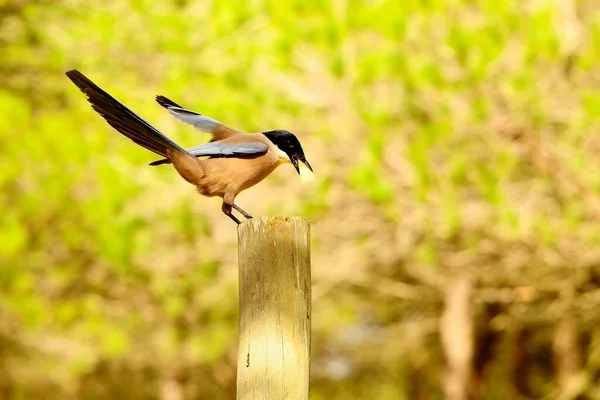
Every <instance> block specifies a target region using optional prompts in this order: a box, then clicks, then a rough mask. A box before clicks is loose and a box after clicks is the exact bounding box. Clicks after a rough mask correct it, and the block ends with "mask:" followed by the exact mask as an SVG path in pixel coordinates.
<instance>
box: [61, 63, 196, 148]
mask: <svg viewBox="0 0 600 400" xmlns="http://www.w3.org/2000/svg"><path fill="white" fill-rule="evenodd" d="M66 75H67V77H68V78H69V79H70V80H71V81H72V82H73V83H74V84H75V85H76V86H77V87H78V88H79V89H80V90H81V91H82V92H83V93H84V94H85V95H86V97H87V99H88V101H89V102H90V103H91V105H92V108H93V109H94V110H95V111H96V112H97V113H98V114H100V115H101V116H102V117H103V118H104V119H105V120H106V122H108V123H109V124H110V125H111V126H112V127H113V128H115V129H116V130H117V131H118V132H120V133H121V134H123V135H124V136H127V137H128V138H129V139H131V140H133V141H134V142H135V143H137V144H139V145H140V146H142V147H144V148H146V149H148V150H150V151H152V152H154V153H156V154H158V155H161V156H163V157H168V156H167V149H169V150H173V151H180V152H184V153H186V154H187V152H186V151H185V150H184V149H183V148H182V147H180V146H179V145H178V144H177V143H175V142H173V141H172V140H171V139H169V138H168V137H166V136H165V135H163V134H162V133H161V132H159V131H158V130H157V129H156V128H154V127H153V126H152V125H150V124H149V123H148V122H146V121H144V119H142V118H141V117H140V116H139V115H137V114H136V113H134V112H133V111H131V110H130V109H129V108H127V107H126V106H125V105H123V104H122V103H120V102H119V101H117V100H116V99H115V98H114V97H112V96H111V95H109V94H108V93H106V92H105V91H104V90H102V89H101V88H100V87H99V86H98V85H96V84H95V83H94V82H92V81H91V80H90V79H88V78H87V77H86V76H85V75H83V74H82V73H81V72H79V71H77V70H75V69H73V70H70V71H67V72H66Z"/></svg>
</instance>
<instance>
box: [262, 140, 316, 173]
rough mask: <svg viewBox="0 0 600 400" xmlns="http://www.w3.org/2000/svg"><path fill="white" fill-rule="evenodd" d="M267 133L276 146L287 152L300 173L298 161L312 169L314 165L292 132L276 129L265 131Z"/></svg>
mask: <svg viewBox="0 0 600 400" xmlns="http://www.w3.org/2000/svg"><path fill="white" fill-rule="evenodd" d="M263 135H265V136H266V137H267V138H268V139H269V140H270V141H271V142H273V144H274V145H275V146H277V147H278V148H279V150H281V151H282V152H283V153H285V154H286V155H287V156H288V158H289V159H290V162H291V163H292V165H293V166H294V168H296V171H298V173H300V167H299V166H298V161H301V162H302V163H303V164H304V165H306V166H307V167H308V169H310V170H311V171H312V167H311V166H310V164H309V163H308V161H307V160H306V157H305V156H304V150H302V145H301V144H300V141H299V140H298V138H297V137H296V135H294V134H293V133H292V132H288V131H284V130H276V131H267V132H263Z"/></svg>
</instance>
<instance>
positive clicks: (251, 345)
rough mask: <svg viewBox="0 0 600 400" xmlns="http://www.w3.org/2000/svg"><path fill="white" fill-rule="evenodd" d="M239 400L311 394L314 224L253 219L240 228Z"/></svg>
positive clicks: (292, 219)
mask: <svg viewBox="0 0 600 400" xmlns="http://www.w3.org/2000/svg"><path fill="white" fill-rule="evenodd" d="M238 254H239V277H240V278H239V288H240V289H239V290H240V317H239V318H240V319H239V330H240V331H239V342H238V345H239V347H238V366H237V400H258V399H260V400H263V399H290V400H292V399H293V400H296V399H297V400H307V399H308V398H309V376H310V313H311V304H310V298H311V295H310V293H311V280H310V223H309V222H308V221H307V220H306V219H303V218H299V217H269V218H255V219H251V220H248V221H245V222H244V223H242V224H241V225H240V226H239V228H238Z"/></svg>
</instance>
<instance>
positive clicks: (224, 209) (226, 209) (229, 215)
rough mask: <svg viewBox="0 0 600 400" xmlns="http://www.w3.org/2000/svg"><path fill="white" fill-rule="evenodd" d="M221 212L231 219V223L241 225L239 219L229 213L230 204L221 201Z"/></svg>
mask: <svg viewBox="0 0 600 400" xmlns="http://www.w3.org/2000/svg"><path fill="white" fill-rule="evenodd" d="M221 211H223V213H224V214H225V215H227V216H228V217H229V218H231V219H232V220H233V222H235V223H236V224H238V225H239V224H241V221H240V220H239V219H237V218H236V216H235V215H233V214H232V213H231V204H227V203H226V202H225V200H223V205H222V206H221Z"/></svg>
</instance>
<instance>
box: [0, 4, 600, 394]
mask: <svg viewBox="0 0 600 400" xmlns="http://www.w3.org/2000/svg"><path fill="white" fill-rule="evenodd" d="M598 10H600V2H598V1H597V0H582V1H575V0H560V1H558V0H557V1H550V0H527V1H521V2H503V1H497V0H478V1H465V0H447V1H441V0H428V1H416V0H410V1H403V2H393V1H355V0H334V1H320V0H314V1H288V2H279V1H269V0H252V1H246V2H234V1H229V0H220V1H202V0H197V1H192V0H162V1H154V0H136V1H134V0H131V1H104V2H95V3H94V2H85V1H82V0H68V1H67V0H58V1H46V0H31V1H28V0H3V1H1V0H0V74H1V76H2V78H1V79H0V143H2V144H1V145H0V190H1V191H0V209H1V210H2V217H1V218H0V239H1V240H0V399H33V398H48V399H50V398H57V399H58V398H60V399H90V400H97V399H108V398H127V399H159V398H160V399H165V400H171V399H174V400H179V399H205V398H206V399H221V398H223V399H225V398H234V397H235V366H236V359H235V357H236V334H237V332H236V331H237V296H236V293H237V282H236V279H237V266H236V265H237V264H236V257H237V252H236V234H235V227H234V226H233V225H232V223H231V221H229V220H228V219H227V218H226V217H224V216H223V215H222V214H221V212H220V211H219V205H218V201H216V200H214V199H202V198H199V197H198V196H197V195H196V193H194V190H193V188H192V187H191V186H190V185H188V184H186V183H185V182H184V181H182V180H181V179H180V178H179V177H178V176H177V175H176V173H175V172H174V171H173V170H172V169H170V168H169V167H162V168H151V167H148V166H147V163H148V162H150V161H153V160H154V159H155V158H154V157H153V155H152V154H151V153H149V152H147V151H144V150H143V149H141V148H139V147H137V146H135V145H134V144H133V143H131V142H129V141H128V140H126V139H124V138H123V137H122V136H120V135H119V134H118V133H116V132H115V131H113V130H112V129H111V128H110V127H109V126H108V125H107V124H106V123H105V122H104V121H103V120H102V119H101V118H100V117H99V116H98V115H96V113H94V112H93V111H92V110H91V109H90V107H89V105H88V104H87V103H86V101H85V100H84V98H83V96H82V95H81V93H80V92H79V91H78V90H77V89H76V88H75V87H74V86H73V85H72V84H71V83H70V82H69V81H68V80H67V79H66V78H65V76H64V75H63V73H64V71H66V70H67V69H70V68H78V69H80V70H81V71H82V72H84V73H85V74H86V75H88V76H89V77H90V78H91V79H93V80H94V81H96V82H97V83H98V84H99V85H100V86H102V87H104V88H105V89H106V90H107V91H109V92H110V93H112V94H114V95H115V96H116V97H117V98H119V99H120V100H122V101H123V102H124V103H125V104H127V105H129V106H130V107H132V108H133V109H134V110H135V111H136V112H139V113H140V114H141V115H142V116H144V117H145V118H147V119H148V120H149V121H151V122H152V123H153V124H155V125H156V126H157V127H159V128H160V129H161V130H163V131H164V132H165V133H167V134H168V135H169V136H170V137H172V138H173V139H175V140H176V141H178V142H179V143H181V144H182V145H184V146H188V145H193V144H197V143H199V142H202V141H204V140H206V137H204V136H202V135H199V134H198V132H196V131H194V130H193V129H191V128H190V127H186V126H184V125H183V124H179V123H177V121H174V120H173V119H172V118H171V117H170V116H169V115H168V114H167V113H165V112H164V110H162V109H160V107H158V105H157V104H155V102H154V100H153V97H154V96H155V95H156V94H164V95H167V96H168V97H170V98H173V99H174V100H175V101H177V102H179V103H181V104H182V105H184V106H186V107H188V108H190V109H194V110H197V111H199V112H202V113H203V114H206V115H209V116H211V117H214V118H216V119H218V120H221V121H223V122H225V123H227V124H228V125H230V126H233V127H237V128H239V129H242V130H245V131H250V132H255V131H261V130H267V129H275V128H287V129H289V130H291V131H293V132H295V133H296V134H297V135H298V136H299V137H300V139H301V141H302V142H303V144H304V148H305V151H306V153H307V155H308V159H309V160H310V162H311V164H312V165H313V167H314V168H315V171H316V173H317V178H318V180H317V182H316V183H315V184H314V185H308V186H306V185H305V186H301V185H300V184H299V181H298V179H297V176H295V172H294V171H293V169H291V168H281V169H280V170H278V171H277V172H276V173H275V174H274V175H273V176H272V177H269V178H268V179H267V181H266V182H265V183H264V184H261V186H259V187H257V188H253V189H251V190H249V191H248V192H247V193H244V194H242V195H241V196H240V197H239V204H240V205H241V206H242V207H243V208H245V209H247V210H249V211H251V212H252V213H253V214H255V215H269V214H300V215H303V216H306V217H308V218H310V219H311V220H312V222H313V239H314V247H313V264H314V266H313V275H314V282H313V292H314V304H313V310H314V315H313V375H312V387H311V390H312V397H313V398H314V399H316V400H319V399H325V398H329V399H348V398H356V399H368V398H377V399H428V398H441V397H442V396H443V395H442V393H443V384H442V381H443V371H444V360H445V357H444V350H443V348H442V346H441V344H440V339H439V336H440V325H439V324H438V321H439V318H440V315H441V313H442V310H443V308H444V298H445V295H446V293H447V290H448V287H449V286H448V285H449V284H450V283H451V282H453V281H454V280H455V279H457V278H458V277H462V276H469V277H471V278H472V279H473V281H474V282H475V289H474V295H473V307H474V311H473V313H474V314H473V318H474V321H475V322H474V323H475V327H476V330H475V339H474V340H475V358H474V360H473V374H472V381H473V382H474V383H473V386H474V389H473V397H474V398H486V399H498V398H537V397H543V396H545V397H543V398H564V399H575V398H590V399H597V398H600V386H599V385H598V383H597V382H598V381H599V380H600V330H599V328H598V326H600V324H599V322H600V253H599V252H598V250H597V249H598V248H599V246H600V234H599V232H600V230H599V229H598V221H599V219H600V192H599V189H600V174H599V173H598V168H596V166H597V164H598V162H597V158H598V157H597V155H598V151H599V149H600V136H599V135H598V129H599V127H600V75H599V73H598V71H599V69H598V68H599V67H598V65H599V61H600V58H599V56H600V12H599V11H598ZM565 318H566V319H565ZM573 321H574V325H573ZM563 323H564V325H562V324H563ZM561 326H566V327H567V328H564V329H567V331H568V332H571V333H573V334H572V335H570V336H569V335H567V336H565V337H567V338H570V339H569V340H567V343H568V345H569V346H570V347H569V346H567V347H568V348H569V349H570V352H569V351H567V352H566V353H564V352H562V353H561V352H560V351H559V350H560V346H559V344H560V343H562V342H561V338H563V336H561V335H562V334H560V332H563V330H561V329H562V328H561ZM568 327H571V328H568ZM568 329H571V330H570V331H569V330H568ZM557 343H559V344H557ZM570 353H572V354H574V357H575V359H576V361H575V362H572V363H569V360H567V358H568V357H567V356H565V355H564V354H570ZM565 365H570V366H571V369H570V370H569V368H566V367H564V366H565ZM573 365H574V366H573ZM565 368H566V369H565ZM564 371H567V372H564ZM565 373H566V374H567V375H568V377H571V378H573V379H571V380H569V381H568V382H571V383H570V384H567V383H564V381H563V380H561V378H560V377H561V376H562V375H561V374H565ZM569 374H570V375H569ZM573 382H575V383H573ZM561 396H562V397H561ZM578 396H579V397H578Z"/></svg>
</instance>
